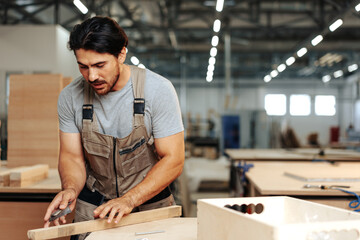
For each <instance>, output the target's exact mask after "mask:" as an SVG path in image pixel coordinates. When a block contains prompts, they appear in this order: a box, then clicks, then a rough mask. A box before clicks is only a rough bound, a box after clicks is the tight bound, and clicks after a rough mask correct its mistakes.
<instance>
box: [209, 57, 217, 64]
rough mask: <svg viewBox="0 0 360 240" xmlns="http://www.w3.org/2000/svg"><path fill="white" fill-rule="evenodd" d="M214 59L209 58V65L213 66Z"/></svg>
mask: <svg viewBox="0 0 360 240" xmlns="http://www.w3.org/2000/svg"><path fill="white" fill-rule="evenodd" d="M215 63H216V59H215V58H214V57H210V58H209V65H215Z"/></svg>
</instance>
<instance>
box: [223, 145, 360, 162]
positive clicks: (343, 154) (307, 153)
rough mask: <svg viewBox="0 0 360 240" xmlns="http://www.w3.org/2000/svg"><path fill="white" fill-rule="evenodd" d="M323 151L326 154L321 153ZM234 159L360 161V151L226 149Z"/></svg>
mask: <svg viewBox="0 0 360 240" xmlns="http://www.w3.org/2000/svg"><path fill="white" fill-rule="evenodd" d="M321 151H323V152H324V155H320V153H321ZM225 152H226V154H228V156H229V157H230V158H231V159H232V160H249V161H312V160H314V159H319V160H320V159H321V160H329V161H360V153H359V152H356V151H353V150H339V149H328V148H326V149H319V148H296V149H290V150H287V149H280V148H279V149H226V150H225Z"/></svg>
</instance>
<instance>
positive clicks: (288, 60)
mask: <svg viewBox="0 0 360 240" xmlns="http://www.w3.org/2000/svg"><path fill="white" fill-rule="evenodd" d="M285 62H286V65H288V66H291V65H292V64H293V63H294V62H295V58H294V57H289V58H288V59H286V61H285Z"/></svg>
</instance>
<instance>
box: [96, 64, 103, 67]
mask: <svg viewBox="0 0 360 240" xmlns="http://www.w3.org/2000/svg"><path fill="white" fill-rule="evenodd" d="M103 66H104V64H101V65H96V67H98V68H102V67H103Z"/></svg>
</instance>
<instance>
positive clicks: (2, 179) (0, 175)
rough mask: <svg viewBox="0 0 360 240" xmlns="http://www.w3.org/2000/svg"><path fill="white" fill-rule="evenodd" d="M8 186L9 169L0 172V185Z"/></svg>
mask: <svg viewBox="0 0 360 240" xmlns="http://www.w3.org/2000/svg"><path fill="white" fill-rule="evenodd" d="M7 186H10V170H6V171H3V172H0V187H7Z"/></svg>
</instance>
